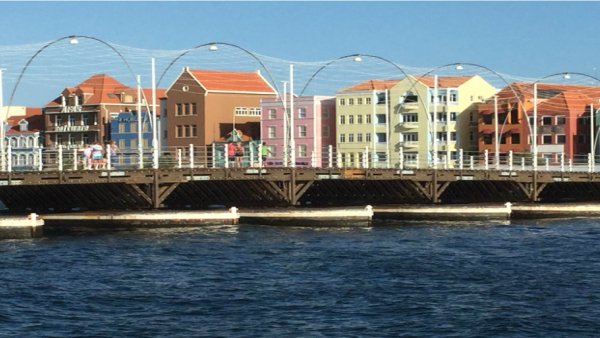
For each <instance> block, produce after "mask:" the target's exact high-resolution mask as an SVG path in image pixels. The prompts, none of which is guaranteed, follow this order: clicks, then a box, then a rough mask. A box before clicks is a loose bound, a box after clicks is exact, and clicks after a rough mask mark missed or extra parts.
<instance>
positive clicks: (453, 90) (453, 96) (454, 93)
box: [450, 89, 458, 102]
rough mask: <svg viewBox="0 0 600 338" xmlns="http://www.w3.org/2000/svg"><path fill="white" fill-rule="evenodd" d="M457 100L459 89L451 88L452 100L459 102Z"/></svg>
mask: <svg viewBox="0 0 600 338" xmlns="http://www.w3.org/2000/svg"><path fill="white" fill-rule="evenodd" d="M457 101H458V90H456V89H451V90H450V102H457Z"/></svg>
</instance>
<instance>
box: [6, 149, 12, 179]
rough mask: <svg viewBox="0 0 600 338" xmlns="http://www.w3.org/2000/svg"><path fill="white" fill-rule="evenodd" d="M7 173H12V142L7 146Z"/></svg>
mask: <svg viewBox="0 0 600 338" xmlns="http://www.w3.org/2000/svg"><path fill="white" fill-rule="evenodd" d="M6 171H8V172H9V173H10V172H12V147H11V145H10V142H8V144H7V145H6Z"/></svg>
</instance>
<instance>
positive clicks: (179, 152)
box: [177, 148, 182, 169]
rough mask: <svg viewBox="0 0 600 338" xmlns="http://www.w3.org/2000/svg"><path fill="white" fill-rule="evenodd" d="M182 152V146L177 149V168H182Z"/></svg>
mask: <svg viewBox="0 0 600 338" xmlns="http://www.w3.org/2000/svg"><path fill="white" fill-rule="evenodd" d="M181 154H182V152H181V148H178V149H177V168H179V169H181V162H182V159H181Z"/></svg>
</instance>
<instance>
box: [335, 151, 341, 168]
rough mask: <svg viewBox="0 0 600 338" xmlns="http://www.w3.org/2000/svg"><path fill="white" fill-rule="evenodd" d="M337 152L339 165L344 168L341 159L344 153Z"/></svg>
mask: <svg viewBox="0 0 600 338" xmlns="http://www.w3.org/2000/svg"><path fill="white" fill-rule="evenodd" d="M335 154H336V156H335V158H336V163H337V167H338V168H342V167H343V163H342V161H341V159H342V155H341V154H340V153H339V152H337V153H335Z"/></svg>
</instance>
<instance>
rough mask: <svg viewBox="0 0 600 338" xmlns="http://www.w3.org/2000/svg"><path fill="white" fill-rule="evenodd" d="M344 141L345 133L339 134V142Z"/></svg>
mask: <svg viewBox="0 0 600 338" xmlns="http://www.w3.org/2000/svg"><path fill="white" fill-rule="evenodd" d="M344 142H346V134H340V143H344Z"/></svg>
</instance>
